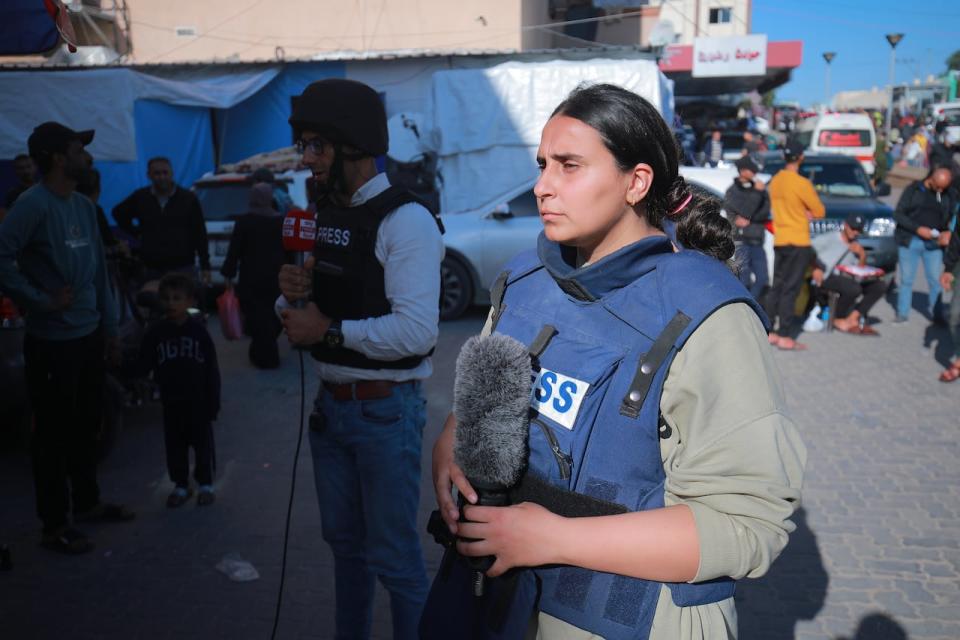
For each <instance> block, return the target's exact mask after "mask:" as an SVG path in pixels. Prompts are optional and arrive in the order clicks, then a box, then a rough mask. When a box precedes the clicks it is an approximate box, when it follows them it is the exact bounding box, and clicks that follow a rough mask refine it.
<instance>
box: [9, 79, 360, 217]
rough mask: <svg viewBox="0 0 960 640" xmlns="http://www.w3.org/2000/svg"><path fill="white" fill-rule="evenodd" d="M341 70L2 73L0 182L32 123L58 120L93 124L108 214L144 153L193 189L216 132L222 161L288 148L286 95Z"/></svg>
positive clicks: (140, 179) (137, 182) (137, 180)
mask: <svg viewBox="0 0 960 640" xmlns="http://www.w3.org/2000/svg"><path fill="white" fill-rule="evenodd" d="M344 75H345V68H344V65H343V63H340V62H332V63H331V62H317V63H309V64H296V65H277V66H274V67H267V68H258V69H253V70H251V69H244V68H242V67H226V68H220V69H217V70H215V71H212V72H211V71H209V70H203V71H195V72H190V71H179V72H173V73H171V72H168V73H167V74H166V75H165V76H164V77H160V76H157V75H148V74H145V73H139V72H136V71H133V70H131V69H125V68H118V69H95V70H82V71H60V72H51V71H38V72H31V71H15V72H7V73H0V159H2V161H0V172H2V174H4V175H3V176H0V185H4V186H8V185H9V184H10V183H11V179H12V176H11V165H10V164H9V160H10V159H12V158H13V157H14V156H15V155H17V154H18V153H25V152H26V146H27V145H26V140H27V137H28V136H29V135H30V132H31V131H32V129H33V127H34V126H36V125H37V124H40V123H41V122H45V121H47V120H56V121H59V122H62V123H64V124H66V125H67V126H70V127H72V128H75V129H78V130H79V129H90V128H93V129H96V131H97V133H96V137H95V138H94V141H93V144H92V145H91V146H90V151H91V153H92V154H93V156H94V159H95V161H96V166H97V168H98V169H100V171H101V174H102V181H103V193H102V195H101V200H100V203H101V205H102V206H103V208H104V210H105V211H106V212H107V214H108V216H109V214H110V211H111V209H112V208H113V207H114V206H115V205H116V204H117V203H119V202H120V201H121V200H122V199H123V198H125V197H126V196H127V194H129V193H130V192H131V191H133V190H134V189H136V188H139V187H142V186H144V185H146V184H147V178H146V171H147V169H146V167H147V160H149V159H150V158H152V157H154V156H166V157H169V158H170V160H171V161H172V163H173V169H174V177H175V179H176V181H177V182H178V183H179V184H181V185H183V186H185V187H189V186H190V185H191V184H192V183H193V182H194V181H195V180H196V179H197V178H199V177H200V176H202V175H203V174H204V173H206V172H208V171H212V170H213V169H214V168H215V164H216V160H215V149H214V139H216V140H217V141H218V142H219V145H220V162H221V163H224V162H235V161H237V160H241V159H243V158H246V157H249V156H251V155H254V154H256V153H261V152H264V151H272V150H274V149H277V148H279V147H284V146H288V145H289V144H290V143H291V135H290V126H289V125H288V124H287V118H288V117H289V115H290V105H291V98H292V97H293V96H295V95H299V94H300V93H302V92H303V89H304V87H306V86H307V85H308V84H309V83H311V82H313V81H315V80H319V79H322V78H328V77H343V76H344ZM24 98H27V99H24ZM214 123H215V124H214ZM214 126H216V128H217V135H216V138H215V137H214V136H213V127H214Z"/></svg>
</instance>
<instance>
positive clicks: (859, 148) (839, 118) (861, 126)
mask: <svg viewBox="0 0 960 640" xmlns="http://www.w3.org/2000/svg"><path fill="white" fill-rule="evenodd" d="M794 136H795V137H796V138H797V140H799V141H800V142H801V143H802V144H803V146H805V147H806V148H807V149H809V150H810V151H811V152H813V153H838V154H841V155H845V156H853V157H854V158H856V159H857V160H859V161H860V164H861V165H862V166H863V170H864V171H866V172H867V175H869V176H872V175H873V172H874V171H875V170H876V166H875V165H874V160H873V154H874V152H875V151H876V147H877V134H876V132H875V131H874V130H873V121H872V120H870V116H868V115H866V114H864V113H824V114H821V115H819V116H814V117H813V118H807V119H806V120H802V121H800V122H799V123H798V124H797V128H796V130H795V132H794Z"/></svg>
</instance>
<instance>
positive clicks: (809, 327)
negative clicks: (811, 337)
mask: <svg viewBox="0 0 960 640" xmlns="http://www.w3.org/2000/svg"><path fill="white" fill-rule="evenodd" d="M820 312H821V309H820V305H815V306H814V307H813V309H811V310H810V315H808V316H807V319H806V320H805V321H804V323H803V330H804V331H806V332H807V333H813V332H814V331H823V328H824V326H825V325H824V323H823V320H821V319H820Z"/></svg>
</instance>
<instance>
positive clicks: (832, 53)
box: [823, 51, 837, 109]
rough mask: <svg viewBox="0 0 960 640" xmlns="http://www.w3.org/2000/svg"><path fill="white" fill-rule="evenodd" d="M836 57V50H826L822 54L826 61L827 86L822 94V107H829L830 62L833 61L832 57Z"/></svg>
mask: <svg viewBox="0 0 960 640" xmlns="http://www.w3.org/2000/svg"><path fill="white" fill-rule="evenodd" d="M836 57H837V52H836V51H826V52H824V54H823V59H824V60H825V61H826V63H827V88H826V90H825V91H824V94H823V104H824V107H825V108H827V109H829V107H830V63H831V62H833V59H834V58H836Z"/></svg>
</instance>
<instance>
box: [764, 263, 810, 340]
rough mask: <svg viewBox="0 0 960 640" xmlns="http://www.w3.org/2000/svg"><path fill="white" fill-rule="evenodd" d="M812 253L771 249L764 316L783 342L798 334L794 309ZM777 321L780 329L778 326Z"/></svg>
mask: <svg viewBox="0 0 960 640" xmlns="http://www.w3.org/2000/svg"><path fill="white" fill-rule="evenodd" d="M812 257H813V249H811V248H810V247H796V246H793V245H786V246H783V247H774V248H773V287H771V288H770V293H768V294H767V301H766V312H767V316H768V317H769V318H770V326H772V327H775V328H774V330H773V333H775V334H777V335H779V336H781V337H784V338H796V337H797V335H798V334H799V331H798V330H797V329H798V327H799V323H798V322H797V317H796V313H795V311H794V307H795V305H796V301H797V295H798V294H799V293H800V288H801V287H802V286H803V274H804V273H805V272H806V270H807V267H809V266H810V263H811V258H812ZM777 320H779V321H780V322H779V325H778V324H777Z"/></svg>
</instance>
